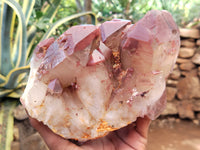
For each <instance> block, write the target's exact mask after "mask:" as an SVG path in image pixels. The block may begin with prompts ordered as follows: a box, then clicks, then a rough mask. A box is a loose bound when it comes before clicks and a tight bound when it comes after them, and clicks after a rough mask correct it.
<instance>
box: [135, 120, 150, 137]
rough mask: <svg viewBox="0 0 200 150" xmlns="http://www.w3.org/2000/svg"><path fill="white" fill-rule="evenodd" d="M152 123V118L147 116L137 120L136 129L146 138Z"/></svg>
mask: <svg viewBox="0 0 200 150" xmlns="http://www.w3.org/2000/svg"><path fill="white" fill-rule="evenodd" d="M150 123H151V120H150V119H149V118H148V117H146V116H145V117H144V118H138V119H137V121H136V130H137V132H138V133H139V134H140V135H141V136H142V137H144V138H147V135H148V130H149V125H150Z"/></svg>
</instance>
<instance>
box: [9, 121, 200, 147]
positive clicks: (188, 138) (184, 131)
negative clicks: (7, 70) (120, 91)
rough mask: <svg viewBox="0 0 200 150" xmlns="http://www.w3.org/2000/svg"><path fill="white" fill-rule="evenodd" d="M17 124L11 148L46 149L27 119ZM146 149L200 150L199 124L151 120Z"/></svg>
mask: <svg viewBox="0 0 200 150" xmlns="http://www.w3.org/2000/svg"><path fill="white" fill-rule="evenodd" d="M17 126H18V128H19V137H20V139H19V143H20V144H19V147H20V148H19V147H18V148H16V146H14V147H13V148H12V150H19V149H20V150H36V149H37V150H48V148H47V147H46V145H45V143H44V142H43V140H42V138H41V137H40V135H39V134H38V133H37V132H36V131H35V130H34V129H33V128H32V127H31V126H30V124H29V121H28V119H26V120H24V121H21V122H18V123H17ZM15 143H16V142H15ZM147 150H200V125H198V123H197V124H196V125H195V124H194V123H193V122H192V121H191V120H180V119H175V118H166V119H157V120H155V121H152V123H151V126H150V129H149V137H148V145H147Z"/></svg>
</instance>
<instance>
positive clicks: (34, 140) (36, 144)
mask: <svg viewBox="0 0 200 150" xmlns="http://www.w3.org/2000/svg"><path fill="white" fill-rule="evenodd" d="M22 145H23V146H22V147H21V150H48V147H47V146H46V144H45V142H44V141H43V139H42V138H41V136H40V135H39V133H35V134H32V135H30V136H29V137H27V138H26V139H24V140H23V141H22Z"/></svg>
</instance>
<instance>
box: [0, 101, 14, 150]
mask: <svg viewBox="0 0 200 150" xmlns="http://www.w3.org/2000/svg"><path fill="white" fill-rule="evenodd" d="M15 106H16V101H11V100H9V99H7V100H5V101H3V102H1V103H0V108H1V109H0V131H1V132H0V149H1V150H10V149H11V142H12V141H13V127H14V117H13V114H12V113H13V110H14V108H15Z"/></svg>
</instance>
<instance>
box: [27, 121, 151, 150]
mask: <svg viewBox="0 0 200 150" xmlns="http://www.w3.org/2000/svg"><path fill="white" fill-rule="evenodd" d="M30 122H31V124H32V126H33V127H34V128H35V129H36V130H38V132H39V133H40V134H41V136H42V137H43V139H44V141H45V142H46V143H47V145H48V147H49V149H50V150H145V147H146V144H147V133H148V128H149V124H150V120H149V119H148V118H147V117H144V118H138V119H137V121H136V123H135V124H134V123H133V124H130V125H128V126H127V127H124V128H122V129H120V130H116V131H114V132H111V133H110V134H108V135H107V136H105V137H103V138H99V139H96V140H91V141H88V142H86V143H83V144H82V145H81V146H77V145H76V144H74V143H72V142H70V141H69V140H66V139H63V138H62V137H60V136H58V135H56V134H54V133H53V132H52V131H51V130H50V129H49V128H48V127H47V126H45V125H43V124H42V123H40V122H38V121H37V120H35V119H33V118H30Z"/></svg>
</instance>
